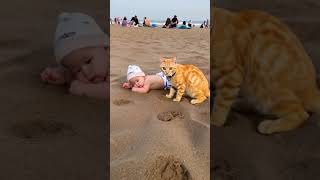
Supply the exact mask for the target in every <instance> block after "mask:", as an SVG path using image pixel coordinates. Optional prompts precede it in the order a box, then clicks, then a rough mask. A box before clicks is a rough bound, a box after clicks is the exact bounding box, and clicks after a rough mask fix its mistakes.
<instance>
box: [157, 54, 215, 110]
mask: <svg viewBox="0 0 320 180" xmlns="http://www.w3.org/2000/svg"><path fill="white" fill-rule="evenodd" d="M160 61H161V64H160V68H161V70H162V71H163V73H164V74H165V75H166V76H167V78H168V79H169V80H170V83H171V88H170V92H169V94H167V95H166V97H167V98H173V96H174V94H175V93H176V97H175V98H174V99H173V101H180V100H181V98H182V96H183V95H184V94H186V95H188V96H190V97H191V98H193V99H192V100H191V104H199V103H202V102H203V101H205V100H206V99H207V98H208V97H209V96H210V89H209V83H208V80H207V78H206V77H205V76H204V74H203V73H202V71H201V70H200V69H199V68H197V67H196V66H194V65H182V64H177V63H176V57H161V58H160Z"/></svg>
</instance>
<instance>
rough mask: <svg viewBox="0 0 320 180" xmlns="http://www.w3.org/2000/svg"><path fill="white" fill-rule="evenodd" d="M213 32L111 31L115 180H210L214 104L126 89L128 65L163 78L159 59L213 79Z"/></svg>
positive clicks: (119, 28) (112, 166)
mask: <svg viewBox="0 0 320 180" xmlns="http://www.w3.org/2000/svg"><path fill="white" fill-rule="evenodd" d="M209 38H210V31H209V30H208V29H193V30H173V29H162V28H157V29H152V28H122V27H119V26H117V25H112V26H111V38H110V39H111V51H110V52H111V62H110V65H111V68H110V75H111V76H110V78H111V79H110V82H111V84H110V85H111V93H110V111H111V119H110V126H111V127H110V128H111V134H110V146H111V147H110V148H111V156H110V159H111V162H110V167H111V179H117V180H120V179H132V180H141V179H177V180H178V179H181V180H182V179H191V178H192V179H196V180H197V179H199V180H205V179H209V171H210V169H209V165H210V161H209V158H210V156H209V153H210V150H209V146H210V139H209V137H210V125H209V104H210V103H209V100H207V101H205V102H204V103H203V104H201V105H198V106H194V105H191V104H190V99H189V98H183V100H182V101H181V102H179V103H177V102H173V101H172V99H167V98H166V97H165V94H166V93H167V91H165V90H153V91H151V92H149V93H148V94H137V93H133V92H131V91H130V90H127V89H123V88H122V87H121V85H122V83H123V82H125V80H126V72H127V67H128V65H129V64H136V65H139V66H140V67H141V68H142V69H143V70H144V71H145V73H147V74H152V73H157V72H160V68H159V65H160V60H159V57H160V54H165V55H167V54H176V55H177V56H178V59H177V62H178V63H181V64H194V65H196V66H198V67H199V68H200V69H201V70H203V72H204V74H205V75H206V77H207V78H209V54H210V45H209Z"/></svg>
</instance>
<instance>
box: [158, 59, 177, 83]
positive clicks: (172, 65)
mask: <svg viewBox="0 0 320 180" xmlns="http://www.w3.org/2000/svg"><path fill="white" fill-rule="evenodd" d="M176 59H177V58H176V57H161V58H160V62H161V64H160V68H161V70H162V72H163V73H164V75H166V76H167V77H169V78H171V77H172V76H173V75H174V74H175V73H176Z"/></svg>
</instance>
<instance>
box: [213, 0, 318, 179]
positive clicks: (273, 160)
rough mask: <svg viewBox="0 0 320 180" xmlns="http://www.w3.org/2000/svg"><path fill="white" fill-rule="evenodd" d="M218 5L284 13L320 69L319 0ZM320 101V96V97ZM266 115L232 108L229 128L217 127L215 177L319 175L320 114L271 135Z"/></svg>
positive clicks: (281, 15)
mask: <svg viewBox="0 0 320 180" xmlns="http://www.w3.org/2000/svg"><path fill="white" fill-rule="evenodd" d="M216 2H217V6H218V7H224V8H228V9H233V10H243V9H261V10H265V11H267V12H269V13H271V14H273V15H274V16H276V17H278V18H280V19H281V20H282V21H283V22H285V23H286V24H288V25H289V27H290V28H292V30H293V31H294V32H295V33H296V34H297V35H298V37H299V38H300V39H301V40H302V42H303V44H304V46H305V48H306V50H307V52H308V53H309V55H310V56H311V58H312V60H313V62H314V64H315V65H316V68H317V71H318V72H319V68H320V61H319V59H320V53H319V46H320V35H319V32H320V18H319V17H320V11H319V9H320V4H319V2H318V0H304V1H297V0H284V1H283V0H277V1H254V0H242V1H241V2H240V1H239V2H235V1H232V0H221V1H220V0H217V1H216ZM319 103H320V102H319ZM262 119H263V117H261V116H258V115H256V114H253V113H251V112H247V113H244V112H235V111H233V112H232V113H231V114H230V116H229V118H228V122H229V123H228V124H227V126H226V127H224V128H213V131H212V136H211V141H212V142H213V143H212V144H211V150H212V159H213V160H214V161H213V163H212V165H213V166H211V173H212V174H213V177H215V179H216V180H234V179H236V180H289V179H290V180H306V179H320V171H319V166H320V143H319V137H320V129H319V127H320V126H319V120H320V118H319V116H316V115H313V116H312V117H311V118H310V119H309V120H308V121H307V123H306V125H305V126H304V127H302V128H300V129H297V130H294V131H291V132H288V133H282V134H277V135H271V136H264V135H260V134H258V133H257V131H256V126H257V124H258V122H259V121H261V120H262Z"/></svg>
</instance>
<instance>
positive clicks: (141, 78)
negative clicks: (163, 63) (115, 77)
mask: <svg viewBox="0 0 320 180" xmlns="http://www.w3.org/2000/svg"><path fill="white" fill-rule="evenodd" d="M127 81H128V82H125V83H124V84H123V85H122V87H124V88H127V89H131V90H132V91H133V92H138V93H148V92H149V91H150V90H151V89H169V88H170V86H171V85H170V82H169V81H168V80H167V78H166V76H165V75H164V74H163V73H162V72H160V73H157V74H154V75H145V74H144V72H143V71H142V70H141V69H140V67H139V66H136V65H129V66H128V71H127Z"/></svg>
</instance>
